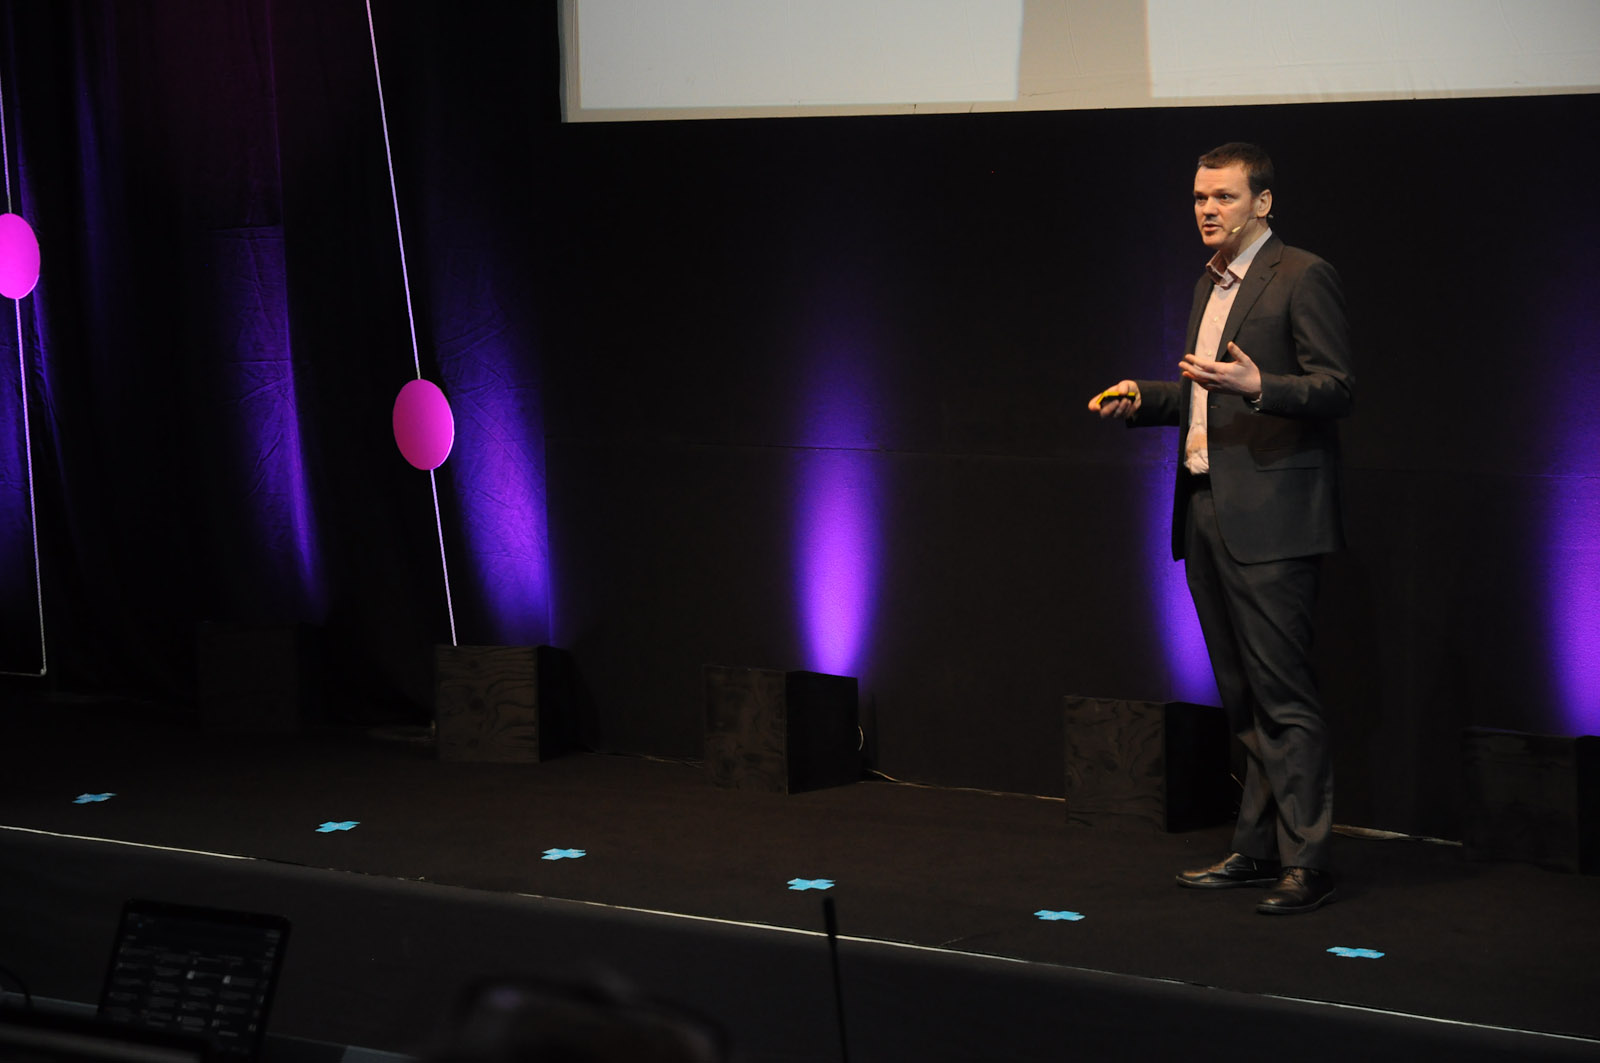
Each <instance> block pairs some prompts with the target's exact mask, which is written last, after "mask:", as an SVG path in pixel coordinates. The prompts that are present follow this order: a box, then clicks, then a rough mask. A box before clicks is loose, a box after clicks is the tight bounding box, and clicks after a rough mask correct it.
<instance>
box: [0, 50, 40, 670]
mask: <svg viewBox="0 0 1600 1063" xmlns="http://www.w3.org/2000/svg"><path fill="white" fill-rule="evenodd" d="M0 170H4V171H5V179H6V213H7V214H10V213H11V212H12V211H11V145H10V142H9V141H8V140H7V138H6V95H5V78H4V77H3V76H0ZM11 305H12V308H13V309H14V310H15V311H16V319H17V392H18V394H20V395H21V396H22V450H23V453H24V454H25V455H26V456H27V462H28V527H29V530H30V531H31V532H32V534H33V596H34V600H35V601H36V602H38V604H39V671H38V672H28V673H19V672H5V673H0V674H4V675H22V674H26V675H41V676H42V675H44V674H45V673H46V672H47V671H49V666H50V656H49V650H48V648H47V646H46V644H45V637H44V565H43V564H42V563H41V560H40V555H39V508H38V502H37V501H36V497H35V494H34V486H33V431H32V429H31V428H30V426H29V420H30V419H29V417H28V362H27V358H26V357H25V356H24V353H23V348H22V300H21V299H13V300H12V301H11Z"/></svg>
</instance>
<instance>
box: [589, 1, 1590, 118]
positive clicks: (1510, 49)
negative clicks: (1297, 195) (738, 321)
mask: <svg viewBox="0 0 1600 1063" xmlns="http://www.w3.org/2000/svg"><path fill="white" fill-rule="evenodd" d="M561 20H562V25H561V37H562V53H563V54H562V66H563V93H562V110H563V115H564V117H565V118H566V120H567V121H572V122H594V121H638V120H645V119H667V118H744V117H781V116H804V115H839V114H917V113H946V112H955V111H1015V110H1066V109H1075V108H1114V107H1175V106H1201V105H1218V104H1260V103H1322V102H1332V101H1338V100H1391V99H1425V98H1437V97H1467V96H1510V95H1542V94H1553V93H1576V92H1596V91H1600V0H1340V2H1339V3H1336V4H1335V3H1328V2H1326V0H1277V2H1273V0H1234V2H1230V3H1225V4H1202V3H1197V2H1195V0H562V5H561Z"/></svg>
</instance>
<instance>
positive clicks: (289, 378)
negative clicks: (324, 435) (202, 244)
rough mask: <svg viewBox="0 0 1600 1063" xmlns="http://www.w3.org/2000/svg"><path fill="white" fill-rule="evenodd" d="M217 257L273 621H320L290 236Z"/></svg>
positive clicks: (231, 237) (259, 230)
mask: <svg viewBox="0 0 1600 1063" xmlns="http://www.w3.org/2000/svg"><path fill="white" fill-rule="evenodd" d="M212 256H213V258H212V261H214V262H215V263H217V269H216V271H215V272H216V276H218V277H219V278H222V279H224V281H225V285H226V287H225V288H224V290H223V291H222V292H221V293H220V301H221V302H222V303H223V304H224V305H228V306H231V307H232V318H231V322H230V327H229V329H228V337H227V338H226V339H221V340H219V342H221V343H224V344H229V345H231V346H230V347H229V349H228V350H227V358H226V360H227V363H228V367H229V370H230V372H231V380H229V381H227V382H226V384H225V385H224V388H223V393H222V396H221V397H222V399H223V401H224V402H225V403H226V404H227V405H228V406H230V407H232V409H233V411H234V414H235V417H234V423H235V424H236V426H237V431H238V433H239V435H238V447H239V451H240V455H239V461H240V464H241V465H242V466H243V467H244V469H245V470H246V471H245V476H246V481H245V483H244V484H243V490H244V492H245V495H246V497H247V498H248V500H249V505H250V506H251V508H252V509H253V511H254V517H255V520H254V525H255V528H256V531H257V535H258V542H257V544H256V545H257V550H258V552H259V556H260V558H261V564H262V565H263V566H264V567H265V568H266V569H268V570H270V571H272V572H273V573H274V575H275V576H276V579H275V581H274V584H273V585H274V586H275V587H277V588H278V594H279V596H280V601H278V602H277V603H275V607H274V608H273V609H272V610H271V611H272V612H274V613H277V614H280V615H286V616H291V617H294V618H296V619H305V620H311V621H320V620H321V619H322V614H323V611H324V609H325V604H326V591H325V588H324V587H323V585H322V576H321V572H320V564H319V561H318V557H317V548H316V538H317V536H316V521H315V517H314V514H313V510H312V505H311V494H310V490H309V488H308V487H307V484H306V473H305V464H304V457H303V453H304V452H303V450H302V446H301V439H300V411H299V401H298V398H297V394H296V386H295V370H294V358H293V352H292V349H291V345H290V342H289V302H288V292H287V267H286V264H285V260H284V247H283V229H282V226H279V225H266V226H259V227H242V228H238V229H232V230H225V231H222V232H219V233H217V234H216V240H215V242H214V244H213V246H212Z"/></svg>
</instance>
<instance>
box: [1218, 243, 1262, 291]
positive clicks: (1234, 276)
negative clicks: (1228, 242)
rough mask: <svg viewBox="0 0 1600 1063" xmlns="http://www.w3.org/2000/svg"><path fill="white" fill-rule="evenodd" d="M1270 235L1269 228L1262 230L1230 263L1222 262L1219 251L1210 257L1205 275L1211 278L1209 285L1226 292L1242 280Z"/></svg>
mask: <svg viewBox="0 0 1600 1063" xmlns="http://www.w3.org/2000/svg"><path fill="white" fill-rule="evenodd" d="M1271 235H1272V230H1271V229H1270V228H1268V229H1265V230H1263V231H1262V233H1261V235H1260V236H1258V237H1256V238H1255V239H1254V240H1253V241H1251V243H1250V246H1249V247H1247V248H1245V249H1244V250H1243V251H1240V252H1239V253H1238V254H1237V255H1235V256H1234V257H1233V259H1232V261H1228V262H1224V261H1223V260H1222V252H1221V251H1218V252H1217V253H1216V254H1214V255H1212V256H1211V261H1210V262H1207V263H1206V273H1207V274H1208V275H1209V276H1210V277H1211V283H1213V284H1215V285H1216V286H1217V287H1218V288H1221V289H1222V290H1223V291H1227V290H1228V289H1229V288H1232V287H1233V286H1234V285H1235V284H1238V283H1239V282H1240V281H1242V280H1244V275H1245V274H1246V273H1248V272H1250V263H1251V262H1253V261H1255V257H1256V252H1257V251H1260V250H1261V247H1262V245H1263V244H1265V243H1266V242H1267V238H1268V237H1269V236H1271Z"/></svg>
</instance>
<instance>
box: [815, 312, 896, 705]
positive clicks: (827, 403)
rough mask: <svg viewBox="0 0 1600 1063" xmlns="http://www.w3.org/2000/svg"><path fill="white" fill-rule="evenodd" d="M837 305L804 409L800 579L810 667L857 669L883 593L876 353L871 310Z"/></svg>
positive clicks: (819, 347) (855, 672) (838, 671)
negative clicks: (867, 319) (867, 333)
mask: <svg viewBox="0 0 1600 1063" xmlns="http://www.w3.org/2000/svg"><path fill="white" fill-rule="evenodd" d="M850 302H851V296H849V295H843V296H841V297H839V304H840V305H830V310H831V313H830V318H829V319H828V320H827V321H826V322H825V324H824V325H823V328H824V331H823V332H821V334H819V335H817V336H816V337H815V338H814V339H813V341H812V345H811V355H810V377H811V378H810V381H809V382H808V386H807V387H806V388H805V389H804V390H803V391H802V392H801V400H802V405H801V406H800V407H799V408H798V413H799V420H800V430H799V431H800V442H801V444H802V445H803V446H804V447H805V448H806V449H805V450H803V451H802V452H801V453H800V454H799V457H798V463H797V472H798V480H797V490H796V492H795V504H796V507H797V508H796V512H795V521H794V530H795V577H796V592H797V594H798V597H799V604H800V611H801V626H802V630H803V633H804V638H805V647H806V654H807V663H806V665H805V667H806V668H808V669H810V670H812V671H818V672H824V673H827V674H830V675H848V676H856V677H857V678H859V676H860V668H861V663H862V654H863V650H864V647H865V645H866V642H867V638H868V633H869V629H870V626H871V622H872V613H873V607H874V604H875V602H876V596H877V576H878V560H879V553H880V549H879V536H880V534H881V529H880V527H879V523H880V522H879V518H878V498H879V485H878V467H877V461H878V455H877V454H876V453H874V451H873V450H872V449H869V448H873V447H875V440H876V433H877V432H878V431H880V430H881V426H880V425H879V423H878V422H879V420H880V417H879V416H878V408H877V407H878V402H879V401H880V400H879V388H878V386H877V382H876V380H875V377H874V374H873V367H874V365H875V358H876V352H875V351H873V350H872V349H871V348H870V345H869V344H866V343H864V342H862V340H861V338H860V333H861V331H862V329H863V327H865V326H864V324H863V319H864V315H865V311H864V310H861V309H855V310H852V309H851V306H850Z"/></svg>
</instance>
